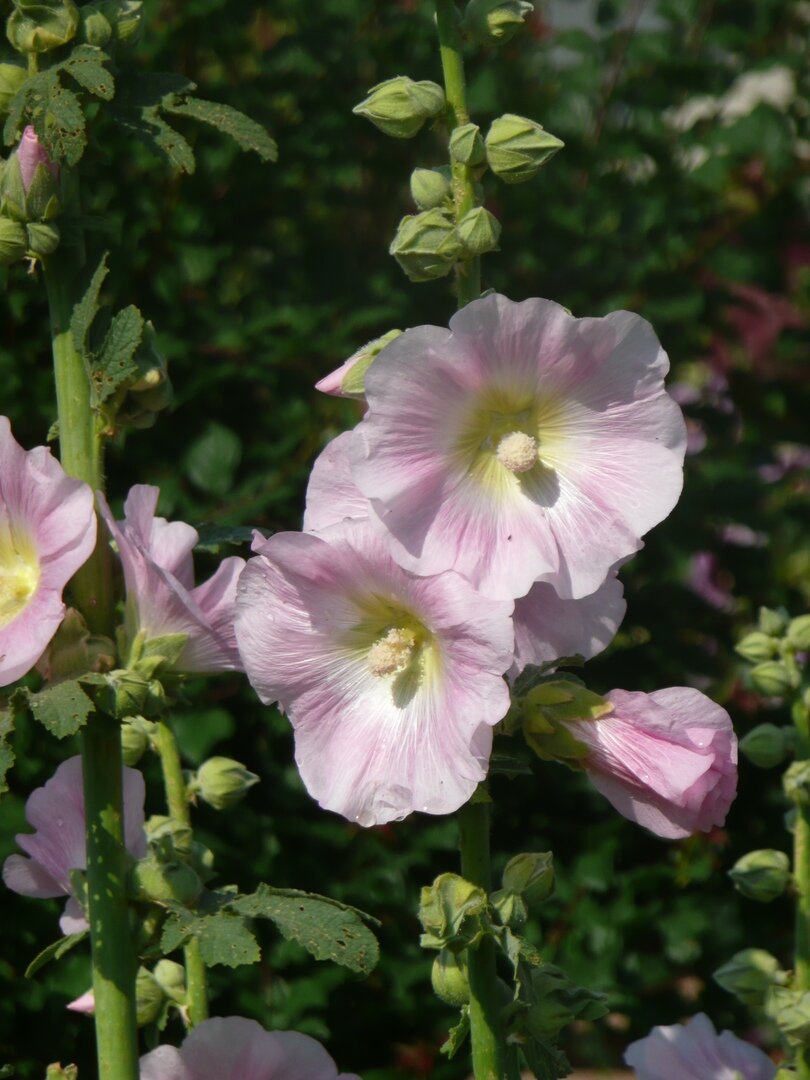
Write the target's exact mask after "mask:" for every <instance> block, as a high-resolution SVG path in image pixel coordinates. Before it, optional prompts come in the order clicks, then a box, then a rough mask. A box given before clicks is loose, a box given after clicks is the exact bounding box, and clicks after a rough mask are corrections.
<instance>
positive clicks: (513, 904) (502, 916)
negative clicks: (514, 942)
mask: <svg viewBox="0 0 810 1080" xmlns="http://www.w3.org/2000/svg"><path fill="white" fill-rule="evenodd" d="M489 900H490V903H491V904H492V906H493V908H494V909H495V911H496V913H497V916H498V919H499V920H500V923H501V925H502V926H508V927H509V929H510V930H520V929H521V927H522V926H524V925H525V923H526V920H527V919H528V917H529V912H528V909H527V908H526V903H525V901H524V899H523V897H522V896H521V895H520V893H516V892H512V890H511V889H498V890H497V891H496V892H494V893H492V895H491V896H490V898H489Z"/></svg>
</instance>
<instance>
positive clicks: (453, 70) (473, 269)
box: [436, 0, 481, 307]
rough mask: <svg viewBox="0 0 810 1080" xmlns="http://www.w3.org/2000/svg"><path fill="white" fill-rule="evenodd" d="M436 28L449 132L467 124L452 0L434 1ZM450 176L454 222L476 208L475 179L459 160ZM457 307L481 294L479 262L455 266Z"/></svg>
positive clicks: (462, 64) (452, 167) (454, 8)
mask: <svg viewBox="0 0 810 1080" xmlns="http://www.w3.org/2000/svg"><path fill="white" fill-rule="evenodd" d="M436 26H437V28H438V31H439V52H440V54H441V59H442V71H443V73H444V93H445V97H446V98H447V123H448V126H449V128H450V131H451V132H452V131H453V130H454V129H455V128H457V127H461V126H462V125H463V124H468V123H469V122H470V114H469V112H468V111H467V86H466V83H465V79H464V61H463V59H462V56H461V36H460V34H459V30H458V11H457V9H456V5H455V3H454V2H453V0H436ZM450 166H451V170H452V177H453V201H454V203H455V208H456V220H457V221H460V220H461V218H463V217H464V215H465V214H466V213H467V212H468V211H470V210H472V209H473V207H474V206H475V205H476V201H477V200H476V198H475V180H474V177H473V175H472V172H471V171H470V169H469V168H468V167H467V166H466V165H463V164H461V162H458V161H451V163H450ZM456 289H457V293H458V306H459V307H464V305H465V304H469V303H470V301H471V300H477V299H478V297H479V296H480V295H481V259H480V258H474V259H466V260H465V261H464V262H460V263H457V264H456Z"/></svg>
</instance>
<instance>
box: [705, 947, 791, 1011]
mask: <svg viewBox="0 0 810 1080" xmlns="http://www.w3.org/2000/svg"><path fill="white" fill-rule="evenodd" d="M787 980H788V974H787V972H786V971H783V970H782V969H781V968H780V967H779V961H778V960H777V959H776V957H775V956H771V954H770V953H769V952H766V951H765V950H764V949H743V950H742V952H738V953H735V954H734V956H732V958H731V959H730V960H729V961H728V962H727V963H725V964H723V966H722V967H719V968H718V969H717V971H715V973H714V981H715V982H716V983H718V984H719V985H720V986H722V987H723V989H724V990H728V992H729V993H730V994H734V996H735V997H737V998H739V999H740V1001H742V1002H743V1003H744V1004H746V1005H754V1006H757V1005H761V1004H762V1003H763V1002H764V1000H765V996H766V994H767V993H768V990H769V989H770V988H771V987H772V986H784V984H785V983H786V982H787Z"/></svg>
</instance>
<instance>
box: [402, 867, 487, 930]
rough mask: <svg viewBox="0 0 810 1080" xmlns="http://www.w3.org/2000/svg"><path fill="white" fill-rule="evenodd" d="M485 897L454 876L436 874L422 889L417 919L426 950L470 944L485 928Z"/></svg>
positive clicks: (480, 891) (481, 891) (485, 895)
mask: <svg viewBox="0 0 810 1080" xmlns="http://www.w3.org/2000/svg"><path fill="white" fill-rule="evenodd" d="M487 909H488V901H487V894H486V893H485V892H484V890H483V889H482V888H480V887H479V886H478V885H473V884H472V883H471V882H469V881H465V879H464V878H463V877H460V876H459V875H458V874H440V875H439V876H438V877H437V878H436V880H435V881H434V882H433V884H432V885H428V886H425V887H424V888H423V889H422V894H421V899H420V902H419V920H420V922H421V923H422V927H423V929H424V931H425V932H424V934H423V935H422V939H421V943H422V945H423V946H424V947H425V948H427V949H444V948H447V947H448V946H449V947H453V948H455V949H460V948H466V947H468V946H471V945H474V944H475V943H476V942H477V941H479V940H480V938H481V937H482V935H483V934H484V933H485V932H486V928H487V926H488V922H489V920H488V914H487Z"/></svg>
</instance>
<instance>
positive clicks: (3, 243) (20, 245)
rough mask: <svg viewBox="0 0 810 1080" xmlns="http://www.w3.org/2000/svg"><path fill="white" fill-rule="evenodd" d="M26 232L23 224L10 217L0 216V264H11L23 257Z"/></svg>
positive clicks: (26, 238)
mask: <svg viewBox="0 0 810 1080" xmlns="http://www.w3.org/2000/svg"><path fill="white" fill-rule="evenodd" d="M27 250H28V233H27V232H26V231H25V226H24V225H21V224H20V223H19V222H18V221H11V219H10V218H4V217H0V266H11V264H12V263H15V262H18V261H19V260H20V259H22V258H24V257H25V253H26V251H27Z"/></svg>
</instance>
